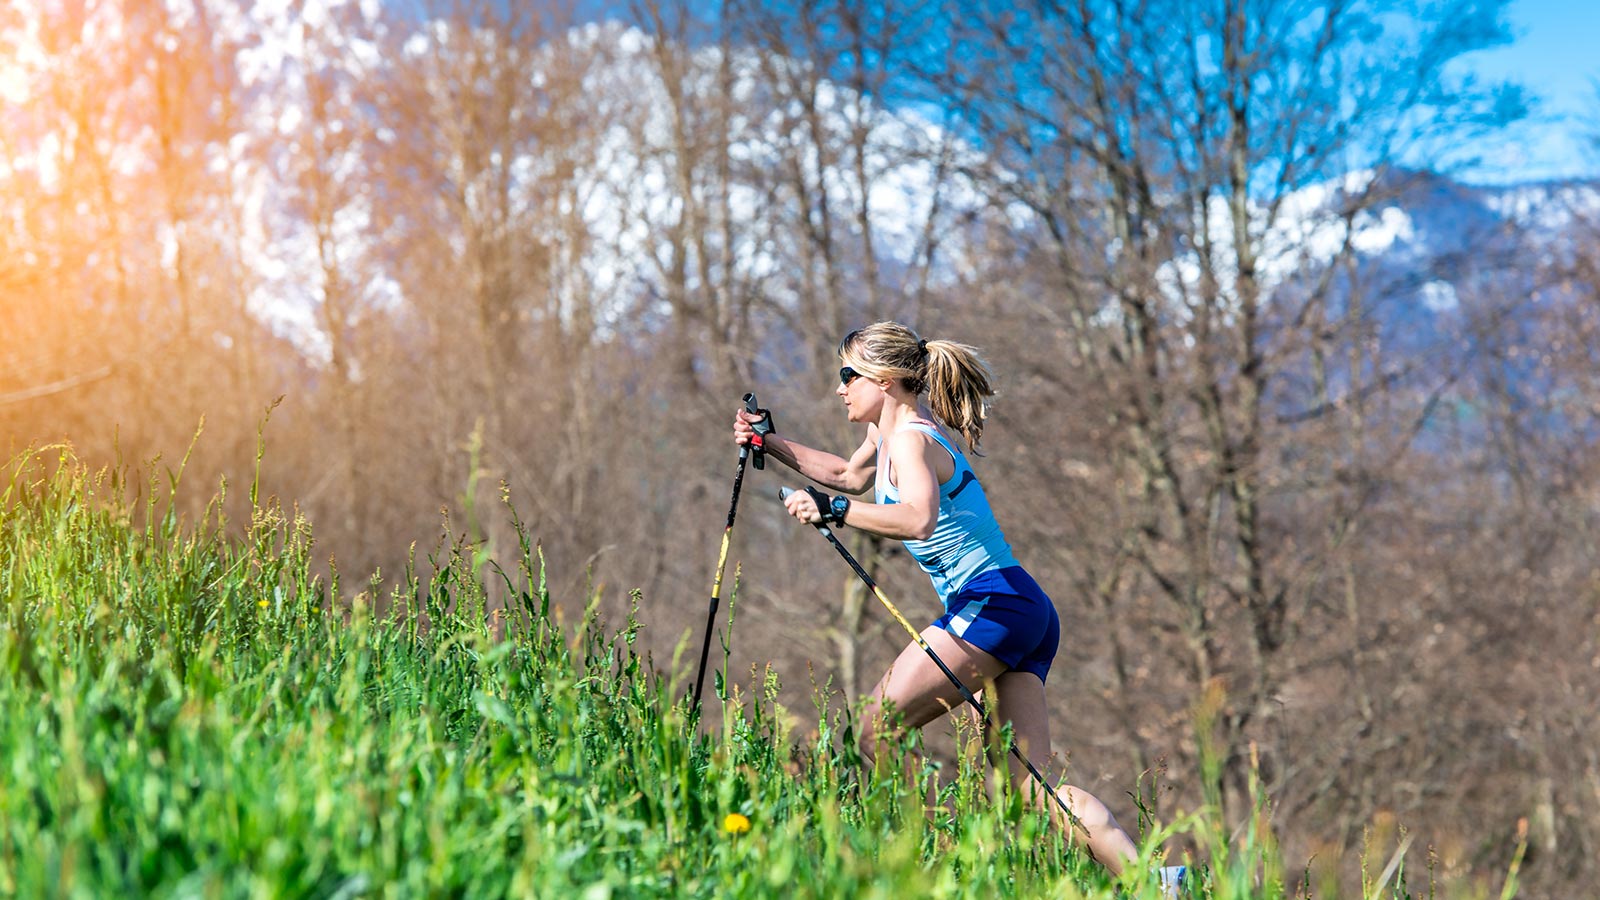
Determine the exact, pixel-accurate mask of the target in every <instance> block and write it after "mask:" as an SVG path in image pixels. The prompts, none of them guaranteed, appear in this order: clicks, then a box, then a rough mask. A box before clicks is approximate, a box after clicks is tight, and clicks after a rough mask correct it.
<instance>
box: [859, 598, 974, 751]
mask: <svg viewBox="0 0 1600 900" xmlns="http://www.w3.org/2000/svg"><path fill="white" fill-rule="evenodd" d="M922 639H923V640H925V641H927V642H928V646H930V647H932V648H933V652H935V653H937V654H939V659H941V660H943V661H944V664H945V665H946V666H949V667H950V671H951V672H953V673H955V675H956V677H957V678H960V679H961V683H962V684H964V685H966V686H967V689H968V690H970V691H972V692H973V693H977V692H978V691H979V690H982V688H983V685H984V683H985V682H987V681H989V680H991V679H993V678H995V677H997V676H999V675H1000V674H1001V673H1002V672H1004V671H1005V670H1006V666H1005V663H1002V662H1001V661H1000V660H998V659H995V658H994V657H993V656H990V655H989V654H988V653H985V652H984V651H982V650H979V649H978V648H977V647H974V646H972V645H971V644H969V643H967V642H966V641H964V640H962V639H961V638H958V637H956V636H955V635H953V634H951V633H949V632H948V631H945V630H944V629H943V628H939V627H937V626H932V625H930V626H929V627H927V628H925V629H923V631H922ZM962 702H963V701H962V699H961V692H960V691H959V690H957V689H956V686H955V685H954V684H951V683H950V679H949V678H948V677H947V676H946V675H945V674H944V673H943V672H941V671H939V666H938V665H937V664H936V663H935V662H934V661H933V660H932V659H929V658H928V654H927V652H926V651H924V650H923V649H922V647H920V646H919V645H918V644H917V643H916V642H915V641H913V642H912V643H910V644H908V645H906V648H905V649H904V650H902V651H900V656H899V657H897V658H896V659H895V661H894V663H893V664H892V665H891V666H889V671H887V672H885V673H883V678H881V679H879V681H878V686H877V687H875V688H873V690H872V694H871V695H870V696H869V697H868V698H867V703H866V705H865V707H864V708H863V711H862V717H861V741H860V743H861V753H862V755H863V756H865V757H866V758H867V759H868V760H869V761H870V760H873V759H875V758H876V756H877V749H878V742H879V741H880V740H887V739H891V738H893V737H894V736H895V735H897V734H899V733H900V732H901V730H902V729H905V728H921V727H922V726H924V725H926V724H928V723H929V722H932V721H933V720H934V719H937V718H939V717H940V716H942V715H944V714H945V713H947V712H949V711H950V710H952V709H954V708H956V707H957V706H960V705H961V704H962ZM886 713H892V714H890V715H886Z"/></svg>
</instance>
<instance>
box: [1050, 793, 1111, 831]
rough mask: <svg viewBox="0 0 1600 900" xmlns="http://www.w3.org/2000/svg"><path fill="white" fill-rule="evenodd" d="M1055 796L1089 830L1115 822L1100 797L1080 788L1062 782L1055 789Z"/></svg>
mask: <svg viewBox="0 0 1600 900" xmlns="http://www.w3.org/2000/svg"><path fill="white" fill-rule="evenodd" d="M1056 796H1058V797H1060V798H1061V799H1062V800H1064V801H1065V802H1066V804H1067V808H1068V809H1070V810H1072V815H1073V816H1075V817H1076V818H1077V820H1078V823H1079V824H1081V825H1083V827H1085V828H1087V829H1089V830H1090V831H1094V830H1095V829H1097V828H1103V827H1105V826H1108V825H1115V824H1116V820H1115V819H1114V818H1113V817H1112V815H1111V810H1110V809H1109V808H1108V807H1107V806H1106V805H1105V804H1104V803H1101V802H1100V798H1098V797H1096V796H1095V795H1093V794H1091V793H1089V792H1088V791H1086V790H1083V789H1082V788H1077V787H1073V786H1072V785H1070V784H1064V785H1062V786H1061V787H1059V788H1057V789H1056Z"/></svg>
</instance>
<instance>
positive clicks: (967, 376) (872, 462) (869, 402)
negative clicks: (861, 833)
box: [734, 322, 1181, 880]
mask: <svg viewBox="0 0 1600 900" xmlns="http://www.w3.org/2000/svg"><path fill="white" fill-rule="evenodd" d="M839 361H840V363H841V366H840V369H839V386H838V387H837V388H835V390H834V393H835V394H837V395H838V397H839V399H840V400H841V401H843V403H844V409H845V416H846V417H847V418H848V419H849V420H850V421H851V422H856V423H859V424H862V425H865V426H866V437H865V439H864V440H863V441H862V442H861V446H859V447H857V448H856V449H855V452H853V453H852V454H851V455H850V456H849V457H848V458H845V457H840V456H836V455H834V454H832V453H828V452H826V451H822V450H816V449H813V448H811V447H808V446H806V445H804V444H802V443H800V442H798V441H795V440H791V439H789V438H788V437H786V436H784V435H783V434H782V433H781V432H776V433H771V434H767V435H765V436H764V442H765V449H766V453H767V454H768V455H769V456H771V457H772V458H774V459H776V460H779V461H780V462H782V463H783V464H785V465H787V466H789V467H790V468H792V469H794V470H795V471H796V472H799V473H800V474H801V475H803V476H805V477H806V478H809V479H810V480H812V481H814V482H816V483H817V484H819V485H821V486H823V487H824V488H826V489H827V490H829V491H838V492H840V493H839V494H838V495H836V496H829V495H828V494H825V493H823V492H822V491H818V490H816V489H815V488H807V489H806V490H804V491H795V492H794V493H792V494H790V495H789V497H788V499H787V501H786V506H787V508H788V511H789V514H790V515H792V516H794V517H795V518H796V519H798V520H800V521H801V522H806V523H817V522H822V521H827V522H830V523H832V524H833V525H847V526H849V527H851V528H859V529H861V530H863V531H868V532H871V533H873V534H877V535H881V536H882V537H886V538H893V539H895V540H899V541H904V542H905V546H906V549H907V550H908V551H909V552H910V554H911V556H912V557H913V558H914V559H916V561H917V562H918V564H920V565H921V566H922V569H923V571H925V572H926V573H927V574H928V577H929V578H931V579H932V581H933V586H934V589H935V590H936V591H937V592H938V594H939V597H940V599H941V600H942V601H943V602H944V615H942V616H940V617H939V618H938V619H937V620H935V621H934V623H933V624H932V625H930V626H928V628H927V629H925V630H924V631H923V632H922V636H923V638H924V639H925V640H926V641H927V642H928V644H929V645H930V646H931V647H932V648H933V649H934V651H935V652H937V653H938V655H939V657H940V659H942V660H943V661H944V662H945V664H946V665H947V666H949V668H950V669H951V671H952V672H954V673H955V674H956V676H957V677H959V678H960V679H961V680H962V681H963V682H965V684H966V686H967V688H968V689H969V690H971V691H973V692H977V691H979V690H981V689H983V688H984V687H985V686H986V685H992V691H993V697H992V698H990V699H991V700H992V702H993V708H994V710H995V713H996V715H995V716H993V717H991V719H992V720H993V721H994V724H995V725H996V726H998V727H1004V726H1006V725H1010V726H1011V729H1012V733H1013V735H1014V737H1015V739H1016V741H1017V747H1018V749H1019V750H1020V751H1021V752H1022V754H1023V755H1025V756H1027V757H1028V758H1029V759H1031V760H1033V761H1034V763H1035V765H1036V766H1039V765H1042V764H1043V763H1044V761H1045V760H1047V759H1048V758H1049V756H1050V718H1049V713H1048V710H1047V708H1046V706H1045V695H1044V684H1045V678H1046V677H1047V676H1048V675H1049V672H1050V662H1051V660H1052V659H1054V658H1055V654H1056V645H1057V644H1058V642H1059V640H1060V635H1061V629H1060V624H1059V622H1058V621H1057V618H1056V610H1055V606H1054V604H1052V603H1051V601H1050V598H1049V597H1048V596H1046V595H1045V593H1044V591H1043V590H1042V589H1041V588H1040V587H1039V585H1038V584H1037V583H1035V582H1034V580H1033V578H1032V577H1030V576H1029V575H1028V573H1027V571H1026V570H1024V569H1023V568H1022V566H1021V565H1019V564H1018V563H1017V560H1016V558H1015V557H1014V556H1013V555H1012V553H1011V547H1010V545H1009V544H1007V543H1006V539H1005V535H1004V534H1002V533H1001V530H1000V526H999V525H998V524H997V523H996V522H995V518H994V513H993V512H992V511H991V510H990V508H989V501H988V499H987V498H986V497H985V495H984V491H983V486H982V485H981V484H979V483H978V480H977V476H976V475H975V474H974V473H973V471H972V467H971V466H970V465H968V463H967V458H966V454H967V453H973V454H976V453H977V451H978V441H979V439H980V438H981V437H982V435H983V425H984V415H985V405H986V400H987V398H988V397H990V396H993V394H994V391H993V389H992V388H991V386H990V375H989V369H988V367H987V365H986V364H985V363H984V361H983V359H982V358H981V357H980V356H979V355H978V353H977V351H976V350H975V349H974V348H972V347H969V346H966V345H964V344H958V343H953V342H951V341H942V340H931V341H930V340H923V339H921V338H919V337H918V336H917V334H916V333H915V332H913V331H912V330H911V329H909V328H907V327H905V326H904V325H901V324H898V323H895V322H879V323H878V324H876V325H872V326H870V327H867V328H862V329H860V330H857V331H852V332H851V333H850V334H848V335H846V336H845V338H844V340H843V341H841V342H840V343H839ZM760 421H761V417H759V416H753V415H751V414H750V413H748V412H746V411H744V410H742V409H741V410H740V411H739V412H738V413H737V414H736V418H735V420H734V440H735V442H737V443H739V444H748V443H751V441H752V438H753V437H754V435H755V431H754V428H753V425H754V423H756V422H760ZM958 443H959V444H960V447H959V448H958V446H957V445H958ZM869 488H870V489H871V490H872V492H873V501H874V502H871V503H867V502H864V501H859V500H853V499H851V498H852V496H854V495H860V494H863V493H865V492H866V491H867V490H868V489H869ZM960 703H961V694H960V692H959V690H958V689H957V688H956V686H955V685H954V684H952V683H951V681H950V679H949V678H948V677H946V676H945V674H944V673H943V672H941V671H940V670H939V668H938V666H937V664H936V663H935V662H934V661H933V660H932V659H930V658H929V657H928V656H927V655H926V654H925V653H924V652H923V651H922V649H921V648H920V647H919V646H918V645H917V644H916V643H915V642H913V643H910V644H908V645H907V646H906V648H905V650H904V651H903V652H901V654H900V656H899V658H898V659H896V660H895V661H894V664H893V665H891V666H890V667H889V671H888V672H886V673H884V676H883V678H882V679H881V680H879V682H878V684H877V686H876V687H875V688H874V689H873V691H872V694H871V695H870V697H869V698H868V701H867V709H866V715H865V716H864V728H863V730H862V737H861V751H862V753H863V754H865V755H866V756H867V758H868V759H871V758H872V757H873V756H874V754H875V751H876V749H877V744H878V742H879V741H880V740H882V739H884V738H885V737H887V736H889V735H890V734H892V733H893V729H895V728H897V727H905V728H921V727H922V726H924V725H926V724H928V723H929V722H932V721H933V720H935V719H937V718H939V717H940V716H942V715H944V714H945V713H947V712H949V711H950V710H951V709H953V708H955V707H956V706H958V705H960ZM887 711H892V712H893V713H894V715H895V718H894V719H889V718H887V717H886V715H885V713H886V712H887ZM1008 759H1009V764H1010V776H1011V780H1012V784H1013V785H1015V786H1016V787H1017V788H1018V789H1024V788H1026V789H1027V790H1028V791H1029V796H1031V797H1032V798H1033V800H1034V802H1035V803H1036V804H1038V805H1039V806H1041V807H1044V808H1048V809H1050V810H1051V811H1052V813H1054V811H1055V810H1054V808H1055V804H1054V803H1053V802H1051V801H1050V800H1049V799H1048V795H1046V794H1045V793H1044V792H1043V791H1042V790H1039V789H1038V788H1037V787H1033V786H1030V785H1029V779H1028V775H1027V770H1026V768H1025V767H1024V766H1023V764H1022V763H1021V762H1020V761H1019V760H1016V759H1014V758H1008ZM1057 793H1058V794H1059V796H1060V797H1061V799H1062V800H1064V801H1065V803H1066V805H1067V807H1068V808H1070V809H1071V810H1072V812H1073V814H1074V815H1075V816H1076V817H1077V819H1078V821H1079V822H1080V823H1081V825H1082V828H1083V832H1084V836H1085V838H1086V843H1087V844H1088V848H1089V851H1090V852H1091V853H1092V854H1093V855H1094V857H1095V859H1097V860H1099V861H1100V862H1101V863H1102V864H1103V865H1105V866H1106V867H1107V868H1108V869H1110V870H1111V871H1112V872H1113V873H1120V872H1121V871H1122V870H1123V868H1124V867H1125V866H1126V865H1127V864H1128V863H1129V862H1130V861H1132V860H1133V859H1134V858H1135V857H1136V855H1137V851H1136V849H1135V847H1134V844H1133V841H1132V839H1130V838H1129V837H1128V833H1127V832H1126V831H1124V830H1123V829H1122V828H1121V826H1119V825H1118V824H1117V820H1116V818H1115V817H1114V816H1112V814H1111V811H1110V810H1109V809H1107V808H1106V805H1105V804H1104V803H1102V802H1100V800H1099V799H1097V798H1096V797H1094V796H1093V795H1092V794H1090V793H1089V792H1087V791H1084V790H1082V789H1080V788H1076V787H1072V786H1070V785H1063V786H1061V787H1060V788H1058V789H1057ZM1178 868H1179V867H1172V869H1173V871H1170V872H1168V871H1164V872H1163V877H1164V880H1166V879H1172V880H1176V879H1177V878H1178V877H1181V873H1179V872H1178V871H1176V870H1177V869H1178Z"/></svg>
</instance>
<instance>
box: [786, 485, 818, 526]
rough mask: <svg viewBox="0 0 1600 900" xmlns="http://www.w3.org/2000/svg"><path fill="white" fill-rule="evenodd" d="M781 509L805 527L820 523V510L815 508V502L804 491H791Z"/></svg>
mask: <svg viewBox="0 0 1600 900" xmlns="http://www.w3.org/2000/svg"><path fill="white" fill-rule="evenodd" d="M783 508H784V509H787V510H788V511H789V515H791V516H794V517H795V518H796V519H799V520H800V521H802V522H804V523H805V524H807V525H815V524H817V523H818V522H821V521H822V510H820V509H818V508H817V501H816V500H814V499H812V497H811V495H810V494H809V493H807V492H805V491H791V492H790V493H789V496H788V498H787V499H785V500H784V501H783Z"/></svg>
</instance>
